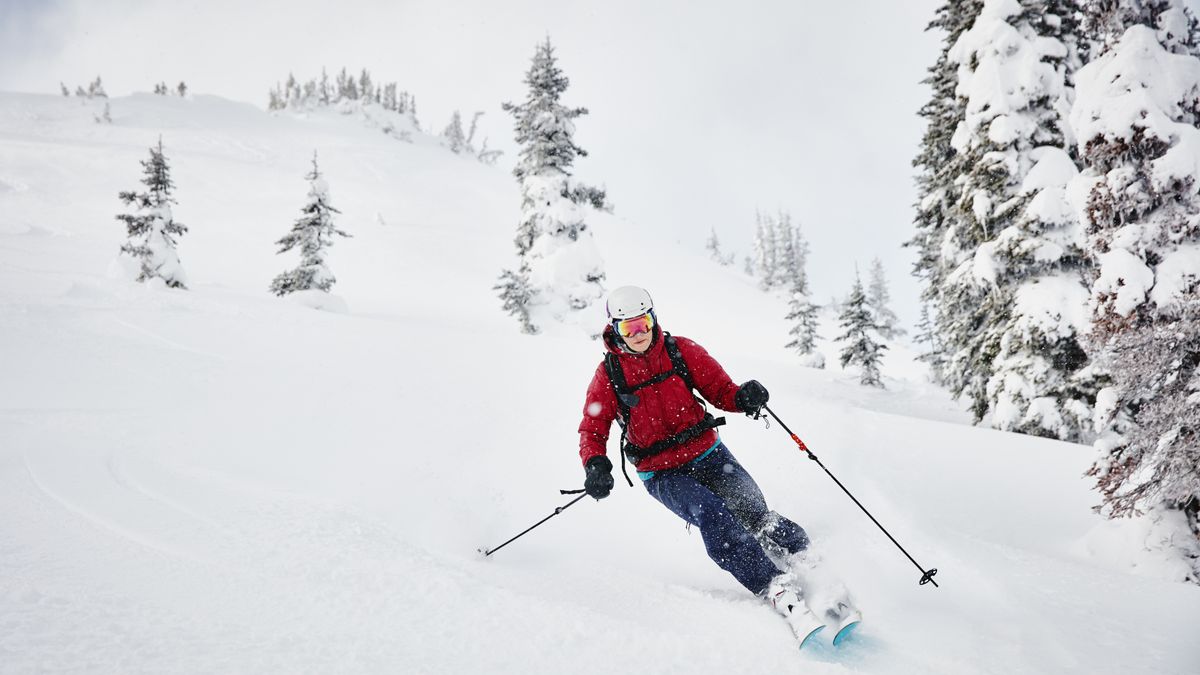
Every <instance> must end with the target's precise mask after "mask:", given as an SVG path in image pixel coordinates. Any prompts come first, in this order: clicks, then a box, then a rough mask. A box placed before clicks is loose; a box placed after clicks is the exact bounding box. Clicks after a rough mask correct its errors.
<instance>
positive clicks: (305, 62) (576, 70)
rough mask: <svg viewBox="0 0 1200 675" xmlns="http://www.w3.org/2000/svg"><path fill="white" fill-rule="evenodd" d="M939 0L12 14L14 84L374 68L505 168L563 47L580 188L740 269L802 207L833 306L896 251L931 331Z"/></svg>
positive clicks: (127, 5) (211, 5)
mask: <svg viewBox="0 0 1200 675" xmlns="http://www.w3.org/2000/svg"><path fill="white" fill-rule="evenodd" d="M1197 1H1200V0H1197ZM939 4H940V0H834V1H828V0H825V1H823V2H813V1H810V0H778V1H771V2H766V1H759V2H755V1H751V0H742V1H740V2H725V1H721V2H714V1H707V2H706V1H703V0H688V1H675V0H670V1H657V0H606V2H603V3H586V4H585V3H571V2H566V1H564V0H507V1H504V2H495V1H491V2H489V1H487V0H477V1H472V2H468V1H454V0H440V1H438V0H433V1H427V0H403V1H392V2H383V1H376V2H371V1H368V0H342V1H340V2H338V3H331V2H311V1H309V0H254V1H251V2H245V1H244V0H206V1H189V2H145V1H139V0H0V90H5V91H24V92H44V93H57V92H58V83H59V82H60V81H62V82H64V83H66V84H67V86H68V87H69V88H71V89H72V90H74V88H75V86H76V85H77V84H81V83H86V82H87V81H90V80H91V79H93V78H94V77H95V76H96V75H101V76H103V78H104V83H105V87H106V89H107V91H108V93H109V95H112V96H120V95H124V94H128V93H131V92H133V91H149V90H150V89H151V88H152V87H153V85H154V83H156V82H159V81H160V80H161V81H166V82H168V83H172V84H174V83H177V82H179V81H180V80H185V81H186V82H187V83H188V85H189V87H190V88H191V90H192V91H193V92H195V93H206V94H216V95H220V96H225V97H228V98H232V99H237V100H243V101H248V102H251V103H254V104H257V105H260V106H265V105H266V101H267V91H268V89H269V88H270V87H271V86H272V84H274V83H275V82H276V81H280V80H283V79H285V78H286V76H287V74H288V73H289V72H294V73H295V74H296V76H297V78H298V79H301V80H305V79H309V78H311V77H314V76H316V75H319V73H320V71H321V68H322V66H324V67H327V68H328V69H329V70H330V72H335V71H336V70H338V69H340V68H341V67H342V66H347V67H349V68H350V69H351V70H352V71H354V72H357V71H358V70H359V69H360V68H362V67H364V66H365V67H367V68H368V69H370V71H371V73H372V75H373V77H374V79H375V81H376V82H380V81H396V82H398V83H399V85H400V88H401V89H406V90H408V91H409V92H411V93H413V94H415V95H416V97H417V108H418V114H419V117H420V119H421V122H422V124H423V125H424V126H425V127H427V128H428V129H431V130H433V131H440V130H441V129H442V128H443V127H444V126H445V125H446V123H447V122H448V121H449V118H450V114H451V112H452V111H453V110H455V109H460V110H462V111H463V112H464V114H469V113H470V112H471V111H475V110H482V111H485V112H486V115H485V117H484V118H483V121H482V124H483V130H484V132H486V134H487V135H488V136H489V137H490V140H489V144H490V145H491V146H492V147H496V148H499V149H503V150H505V151H506V155H505V156H504V157H502V158H501V164H502V165H504V166H505V167H506V168H507V167H509V166H511V164H512V162H513V161H514V160H515V156H516V153H515V151H514V148H513V145H512V140H511V136H512V132H511V123H510V120H509V119H508V118H507V116H506V115H505V114H504V113H503V112H502V111H501V110H500V107H499V104H500V103H501V102H502V101H506V100H512V101H520V100H522V99H523V98H524V95H525V87H524V85H523V83H522V77H523V75H524V73H525V71H526V69H527V68H528V65H529V59H530V57H531V56H532V55H533V51H534V47H535V45H536V44H537V43H538V42H539V41H540V40H542V39H543V38H544V37H545V36H546V35H549V36H550V37H551V39H552V40H553V42H554V43H555V45H556V47H557V54H558V57H559V65H560V67H561V68H562V69H563V71H564V72H565V73H566V74H567V76H568V77H570V79H571V88H570V89H569V90H568V91H567V93H566V95H565V97H564V102H565V103H566V104H568V105H579V106H585V107H587V108H589V109H590V111H591V114H590V115H588V116H586V117H583V118H580V119H579V120H578V121H577V134H576V140H577V142H578V143H579V144H580V145H581V146H583V147H584V148H585V149H587V150H588V151H589V152H590V153H591V154H590V156H589V157H587V158H583V159H581V160H579V161H578V162H577V166H576V169H577V171H576V173H577V175H578V176H579V177H580V178H582V179H584V180H585V181H588V182H592V183H596V184H603V185H606V186H607V187H608V190H609V195H610V197H611V199H612V202H613V203H614V204H615V206H616V213H617V214H618V215H619V216H622V217H625V218H628V219H630V220H632V221H634V222H637V223H639V224H642V225H644V226H646V227H661V228H668V229H670V230H673V231H676V232H678V233H680V236H681V237H689V238H693V239H694V240H695V241H696V242H697V245H699V243H700V242H702V241H703V239H704V238H705V237H706V236H707V234H708V232H709V229H710V228H713V227H715V228H716V231H717V234H718V236H719V237H720V238H721V240H722V241H723V242H724V243H726V244H727V245H728V247H731V248H732V249H733V250H735V251H737V253H738V254H739V264H740V260H741V257H742V256H744V255H745V254H746V253H748V250H749V243H750V237H751V235H752V231H753V227H754V213H755V210H756V209H763V210H768V211H773V210H776V209H785V210H787V211H790V212H791V213H792V214H793V215H794V216H795V217H796V218H797V219H798V220H799V221H800V222H801V224H802V225H803V227H804V228H805V232H806V234H807V236H808V238H809V240H810V242H811V245H812V256H811V260H810V264H809V272H810V275H811V276H812V278H813V285H814V291H815V292H816V294H817V295H818V299H820V300H824V299H826V298H828V297H830V296H831V295H833V294H837V295H839V296H841V295H844V294H845V292H846V291H847V290H848V289H849V285H850V283H851V282H852V280H853V275H854V265H855V263H857V264H858V265H859V267H860V268H862V269H863V271H864V273H865V271H866V268H867V265H868V264H869V262H870V260H871V258H872V257H874V256H879V257H880V258H882V259H883V260H884V262H885V265H886V268H887V271H888V274H889V276H890V279H891V281H892V284H893V288H892V295H893V299H894V301H895V302H896V305H897V307H896V309H897V311H898V312H899V313H900V314H901V318H902V319H904V320H905V321H906V322H908V323H910V324H911V322H912V321H914V320H915V319H916V316H917V298H916V296H917V292H918V291H917V285H916V283H915V281H914V280H913V279H912V278H911V277H910V276H909V270H910V269H911V253H910V252H909V251H908V250H906V249H902V248H901V244H902V243H903V242H904V241H905V240H907V239H908V238H909V237H910V236H911V233H912V214H913V209H912V204H913V202H914V199H915V191H914V188H913V169H912V167H911V160H912V157H913V155H914V154H915V153H916V147H917V143H918V141H919V139H920V135H921V131H922V129H923V122H922V120H921V119H920V118H918V117H917V116H916V111H917V109H918V108H919V107H920V106H921V104H922V103H923V102H924V101H925V99H926V98H927V97H928V91H927V90H926V88H925V87H924V85H921V84H920V81H921V79H922V78H923V77H924V75H925V70H926V69H927V68H928V67H929V66H930V65H931V64H932V63H933V62H934V60H935V59H936V58H937V54H938V50H939V47H940V39H941V36H940V35H938V34H934V33H926V32H924V30H923V29H924V27H925V26H926V24H927V23H928V22H929V20H930V19H931V18H932V17H933V14H934V10H935V9H936V7H937V6H938V5H939ZM1189 4H1193V3H1192V2H1189ZM513 198H514V200H515V199H517V195H516V192H515V191H514V197H513ZM601 236H602V235H601ZM704 271H705V270H703V269H698V270H696V273H697V274H702V273H704Z"/></svg>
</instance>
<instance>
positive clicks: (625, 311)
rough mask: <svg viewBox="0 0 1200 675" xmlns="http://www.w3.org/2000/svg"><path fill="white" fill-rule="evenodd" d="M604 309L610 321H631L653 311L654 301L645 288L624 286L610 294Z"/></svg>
mask: <svg viewBox="0 0 1200 675" xmlns="http://www.w3.org/2000/svg"><path fill="white" fill-rule="evenodd" d="M604 308H605V309H606V310H608V318H609V319H630V318H633V317H635V316H640V315H642V314H645V313H646V312H650V311H653V310H654V301H653V300H651V299H650V293H649V292H647V291H646V289H644V288H638V287H637V286H622V287H620V288H618V289H616V290H615V291H613V292H612V293H609V294H608V302H607V303H605V305H604Z"/></svg>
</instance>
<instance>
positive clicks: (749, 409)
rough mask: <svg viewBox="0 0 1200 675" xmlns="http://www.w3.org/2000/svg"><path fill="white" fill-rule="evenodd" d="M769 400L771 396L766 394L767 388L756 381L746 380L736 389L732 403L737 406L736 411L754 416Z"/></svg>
mask: <svg viewBox="0 0 1200 675" xmlns="http://www.w3.org/2000/svg"><path fill="white" fill-rule="evenodd" d="M769 398H771V395H770V394H768V393H767V388H766V387H764V386H762V385H761V384H759V383H758V380H748V381H747V382H746V383H745V384H743V385H742V386H740V387H738V390H737V394H734V396H733V402H734V404H735V405H737V407H738V410H741V411H742V412H744V413H750V414H751V415H756V414H758V411H759V409H761V408H762V407H763V406H764V405H766V404H767V399H769Z"/></svg>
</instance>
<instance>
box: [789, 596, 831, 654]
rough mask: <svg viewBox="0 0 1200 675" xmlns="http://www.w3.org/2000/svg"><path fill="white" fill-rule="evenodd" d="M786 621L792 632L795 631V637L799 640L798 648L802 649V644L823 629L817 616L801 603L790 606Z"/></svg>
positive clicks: (822, 624)
mask: <svg viewBox="0 0 1200 675" xmlns="http://www.w3.org/2000/svg"><path fill="white" fill-rule="evenodd" d="M787 622H788V626H789V627H790V628H791V629H792V632H793V633H795V635H796V639H797V640H799V641H800V649H804V646H805V645H807V644H808V643H809V641H811V640H812V639H813V638H814V637H816V635H817V633H820V632H821V631H822V630H824V629H825V624H824V623H822V622H821V620H820V619H819V618H817V615H816V614H813V613H812V612H811V611H809V609H808V608H807V607H804V606H803V605H801V606H799V607H793V608H792V611H791V614H790V615H789V616H788V617H787Z"/></svg>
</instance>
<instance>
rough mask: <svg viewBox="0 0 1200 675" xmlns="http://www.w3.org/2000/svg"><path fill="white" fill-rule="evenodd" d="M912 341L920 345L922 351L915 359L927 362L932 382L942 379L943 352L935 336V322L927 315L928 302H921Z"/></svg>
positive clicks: (940, 342) (940, 343)
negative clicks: (919, 314) (915, 331)
mask: <svg viewBox="0 0 1200 675" xmlns="http://www.w3.org/2000/svg"><path fill="white" fill-rule="evenodd" d="M913 342H916V343H917V344H918V345H922V349H923V351H922V352H921V353H920V354H919V355H918V356H917V360H918V361H920V362H922V363H926V364H929V370H930V373H931V374H932V375H933V381H934V382H940V381H941V379H942V368H943V367H944V366H945V354H944V352H943V351H942V349H943V348H942V341H941V340H939V339H938V336H937V326H936V322H935V321H934V320H933V319H932V318H930V316H929V303H927V302H922V303H921V319H920V321H918V322H917V334H916V335H915V336H914V337H913Z"/></svg>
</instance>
